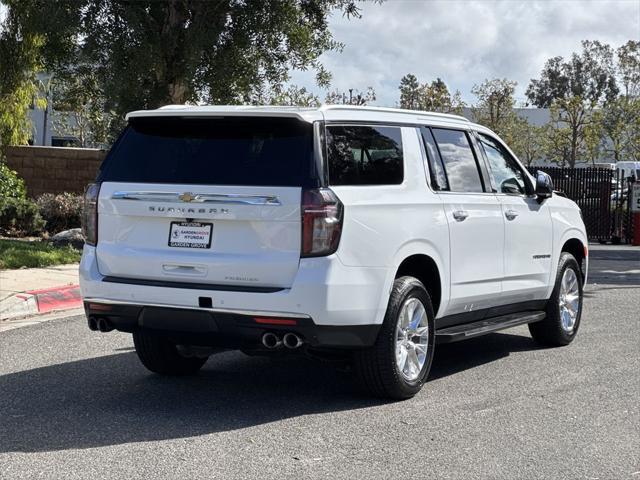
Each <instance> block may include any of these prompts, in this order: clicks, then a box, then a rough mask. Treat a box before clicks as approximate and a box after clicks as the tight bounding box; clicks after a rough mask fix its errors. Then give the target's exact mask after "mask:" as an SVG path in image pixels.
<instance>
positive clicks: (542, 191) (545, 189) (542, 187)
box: [536, 170, 553, 203]
mask: <svg viewBox="0 0 640 480" xmlns="http://www.w3.org/2000/svg"><path fill="white" fill-rule="evenodd" d="M551 195H553V180H551V177H550V176H549V174H547V173H544V172H542V171H540V170H538V171H537V172H536V196H537V197H538V202H539V203H542V202H544V201H545V199H547V198H551Z"/></svg>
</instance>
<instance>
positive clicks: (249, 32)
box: [4, 0, 360, 116]
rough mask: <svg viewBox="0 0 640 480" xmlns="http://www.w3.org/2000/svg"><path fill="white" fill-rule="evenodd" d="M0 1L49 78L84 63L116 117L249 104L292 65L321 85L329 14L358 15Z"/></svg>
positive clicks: (305, 5)
mask: <svg viewBox="0 0 640 480" xmlns="http://www.w3.org/2000/svg"><path fill="white" fill-rule="evenodd" d="M4 1H5V2H6V4H7V5H8V9H9V15H10V16H11V17H12V18H14V19H15V21H16V22H17V23H18V24H19V26H20V32H21V34H22V35H24V34H29V35H39V36H40V38H43V39H44V43H43V45H42V46H41V48H39V50H38V53H39V57H38V58H39V59H40V60H41V61H42V62H43V66H44V68H45V69H46V70H47V71H48V72H51V73H53V74H54V76H58V75H60V74H64V72H65V70H66V69H67V68H69V67H70V66H71V67H72V68H73V67H74V66H76V65H89V66H91V69H92V71H93V72H94V73H95V74H96V77H97V78H98V79H99V81H100V90H101V91H102V92H103V93H104V95H105V105H106V108H107V109H108V110H113V111H114V112H116V113H117V114H118V115H120V116H122V115H123V114H124V113H125V112H127V111H130V110H135V109H139V108H155V107H158V106H161V105H164V104H168V103H189V102H192V103H195V102H208V103H215V104H220V103H231V104H238V103H249V102H250V101H251V99H252V98H255V96H256V93H257V92H259V91H260V90H261V89H264V90H267V89H275V88H279V87H281V86H282V85H283V84H285V83H286V81H287V80H288V78H289V70H290V69H292V68H293V69H300V70H305V69H311V70H313V71H315V73H316V80H317V83H318V85H320V86H327V85H328V83H329V80H330V75H329V73H328V72H327V71H326V70H325V68H324V67H323V65H322V64H321V62H320V60H319V58H320V55H321V54H322V53H324V52H326V51H328V50H334V51H336V50H340V49H341V47H342V45H341V44H340V43H339V42H337V41H335V40H334V39H333V37H332V35H331V32H330V31H329V28H328V21H327V18H328V16H329V14H330V13H331V12H332V11H334V10H335V9H338V10H340V11H342V13H343V15H345V16H347V17H359V16H360V13H359V9H358V8H357V6H356V0H288V1H279V0H265V1H242V2H240V1H234V0H221V1H216V2H205V1H198V0H166V1H162V2H158V1H153V0H146V1H142V0H141V1H136V2H130V1H127V2H125V1H120V0H101V1H94V0H59V1H56V2H51V1H49V0H4ZM16 38H17V37H16Z"/></svg>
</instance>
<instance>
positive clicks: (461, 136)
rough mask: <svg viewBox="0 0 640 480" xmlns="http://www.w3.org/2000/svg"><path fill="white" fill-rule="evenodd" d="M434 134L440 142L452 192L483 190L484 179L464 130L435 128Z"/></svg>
mask: <svg viewBox="0 0 640 480" xmlns="http://www.w3.org/2000/svg"><path fill="white" fill-rule="evenodd" d="M433 136H434V137H435V139H436V142H437V144H438V150H440V156H441V157H442V162H443V164H444V169H445V171H446V173H447V180H448V181H449V190H450V191H452V192H483V191H484V189H483V186H482V180H481V179H480V171H479V170H478V164H477V162H476V158H475V156H474V154H473V151H472V150H471V145H470V144H469V138H468V137H467V134H466V132H464V131H462V130H449V129H444V128H434V129H433Z"/></svg>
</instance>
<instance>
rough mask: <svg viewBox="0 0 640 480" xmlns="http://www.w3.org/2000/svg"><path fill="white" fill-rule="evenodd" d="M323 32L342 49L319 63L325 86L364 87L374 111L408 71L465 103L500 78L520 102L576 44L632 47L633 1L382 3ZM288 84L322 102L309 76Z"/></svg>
mask: <svg viewBox="0 0 640 480" xmlns="http://www.w3.org/2000/svg"><path fill="white" fill-rule="evenodd" d="M330 27H331V31H332V32H333V34H334V37H335V38H336V40H338V41H340V42H342V43H344V44H345V48H344V50H343V52H342V53H334V52H332V53H328V54H325V55H324V56H323V58H322V59H323V63H324V65H325V66H326V67H327V68H328V69H329V70H330V71H331V72H332V73H333V82H332V85H333V87H334V88H338V89H340V90H346V89H348V88H357V89H360V90H364V89H365V88H366V87H368V86H371V87H373V88H374V89H375V90H376V92H377V96H378V100H377V102H376V104H378V105H385V106H393V105H394V104H396V103H397V102H398V100H399V93H398V84H399V83H400V78H402V76H403V75H404V74H406V73H409V72H410V73H413V74H415V75H416V76H417V77H418V79H419V80H420V81H421V82H425V81H427V80H429V81H431V80H432V79H435V78H436V77H441V78H442V79H443V80H444V81H445V82H446V83H447V85H448V86H449V88H450V89H451V90H455V89H459V90H460V91H461V93H462V95H463V98H464V99H465V101H471V100H472V99H473V96H472V95H471V94H470V93H469V91H470V90H471V87H472V86H473V85H474V84H475V83H479V82H481V81H482V80H484V79H485V78H494V77H507V78H509V79H513V80H516V81H517V82H518V90H517V92H516V95H517V98H518V100H519V101H524V100H525V98H524V91H525V89H526V87H527V84H528V82H529V80H530V79H531V78H534V77H537V76H538V74H539V72H540V70H541V68H542V66H543V64H544V62H545V61H546V59H547V58H549V57H553V56H557V55H561V56H568V55H570V54H571V53H572V52H574V51H579V50H580V41H581V40H583V39H591V40H600V41H603V42H606V43H609V44H611V45H612V46H615V47H617V46H619V45H621V44H623V43H625V42H626V41H627V40H629V39H636V40H640V0H617V1H588V0H558V1H556V0H539V1H519V0H503V1H497V0H496V1H493V0H478V1H471V0H467V1H461V0H387V1H386V2H385V3H383V4H382V5H376V4H369V3H365V4H363V5H362V18H361V19H351V20H347V19H345V18H343V17H342V16H341V15H340V14H336V15H334V16H333V17H332V19H331V21H330ZM292 83H294V84H297V85H299V86H306V87H310V88H311V89H312V90H313V91H315V92H317V93H319V94H321V96H322V97H324V93H322V92H320V91H319V90H318V89H317V88H316V87H314V80H313V75H311V74H309V73H300V72H295V73H294V74H293V76H292Z"/></svg>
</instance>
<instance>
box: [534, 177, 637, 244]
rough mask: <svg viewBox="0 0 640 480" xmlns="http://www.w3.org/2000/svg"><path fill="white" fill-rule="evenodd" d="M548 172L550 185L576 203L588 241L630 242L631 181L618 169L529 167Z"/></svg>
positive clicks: (631, 221) (631, 232)
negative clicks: (579, 209) (551, 181)
mask: <svg viewBox="0 0 640 480" xmlns="http://www.w3.org/2000/svg"><path fill="white" fill-rule="evenodd" d="M537 170H542V171H544V172H546V173H548V174H549V175H550V176H551V178H552V179H553V184H554V188H555V189H556V190H559V191H561V192H563V193H564V194H565V195H566V196H567V197H568V198H570V199H571V200H573V201H574V202H576V203H577V204H578V206H579V207H580V208H581V210H582V216H583V218H584V223H585V226H586V228H587V235H588V236H589V240H595V241H600V242H602V243H604V242H608V241H611V242H613V243H621V242H624V243H631V240H632V238H633V218H632V215H631V209H630V195H631V188H630V187H631V183H630V181H629V179H627V178H623V177H622V174H621V172H620V171H618V170H610V169H605V168H561V167H537V168H536V167H530V168H529V171H530V172H531V173H532V174H534V175H535V172H536V171H537Z"/></svg>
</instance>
